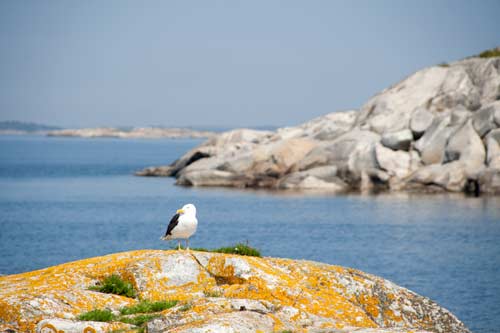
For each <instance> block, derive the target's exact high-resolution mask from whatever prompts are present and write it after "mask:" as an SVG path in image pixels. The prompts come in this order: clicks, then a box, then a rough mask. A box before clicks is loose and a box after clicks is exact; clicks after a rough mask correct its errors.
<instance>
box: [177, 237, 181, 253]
mask: <svg viewBox="0 0 500 333" xmlns="http://www.w3.org/2000/svg"><path fill="white" fill-rule="evenodd" d="M177 248H178V249H179V250H180V249H181V240H180V239H179V240H178V241H177Z"/></svg>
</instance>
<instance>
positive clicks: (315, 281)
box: [0, 250, 469, 333]
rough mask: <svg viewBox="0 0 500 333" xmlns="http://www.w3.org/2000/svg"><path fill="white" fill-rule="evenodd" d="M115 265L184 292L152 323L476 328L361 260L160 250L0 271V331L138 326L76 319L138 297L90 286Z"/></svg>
mask: <svg viewBox="0 0 500 333" xmlns="http://www.w3.org/2000/svg"><path fill="white" fill-rule="evenodd" d="M110 274H120V275H121V276H122V278H123V279H126V280H129V281H130V282H132V283H133V284H134V286H135V288H136V289H137V290H138V293H139V297H140V298H141V299H149V300H155V301H157V300H165V299H176V300H179V301H180V302H179V304H178V305H177V306H176V307H174V308H171V309H168V310H165V311H163V312H162V316H161V317H159V318H157V319H154V320H153V321H151V322H149V323H148V324H147V331H148V332H281V331H283V330H291V331H294V332H352V331H355V332H365V333H368V332H371V333H374V332H447V333H450V332H451V333H453V332H469V331H468V329H467V328H466V327H465V326H464V324H463V323H461V322H460V321H459V320H458V319H457V318H456V317H455V316H454V315H453V314H451V313H450V312H449V311H447V310H446V309H443V308H442V307H440V306H439V305H437V304H436V303H435V302H433V301H431V300H430V299H428V298H425V297H423V296H420V295H417V294H415V293H414V292H412V291H410V290H408V289H405V288H402V287H399V286H397V285H395V284H394V283H392V282H390V281H387V280H384V279H382V278H380V277H376V276H373V275H370V274H367V273H363V272H361V271H358V270H355V269H349V268H343V267H339V266H331V265H326V264H321V263H316V262H310V261H301V260H290V259H277V258H255V257H243V256H237V255H227V254H219V253H205V252H196V251H191V252H188V251H158V250H141V251H131V252H124V253H117V254H111V255H107V256H104V257H96V258H90V259H85V260H80V261H76V262H71V263H67V264H63V265H59V266H54V267H49V268H46V269H42V270H38V271H33V272H29V273H23V274H18V275H10V276H2V277H0V332H7V331H8V330H9V329H10V330H12V331H14V332H17V331H19V332H56V333H57V332H60V331H64V332H66V333H68V332H80V333H81V332H111V331H113V330H127V329H130V326H128V325H126V324H122V323H97V322H82V321H77V320H76V319H75V318H76V317H77V316H78V315H79V314H80V313H83V312H87V311H90V310H93V309H104V308H107V309H110V310H112V311H115V310H119V309H120V308H121V307H123V306H127V305H132V304H134V303H136V302H137V300H136V299H132V298H127V297H123V296H117V295H111V294H104V293H99V292H95V291H90V290H88V287H89V286H92V285H95V284H96V282H98V281H99V280H101V279H102V278H103V277H104V276H107V275H110ZM214 296H215V297H214ZM186 303H189V304H190V306H189V307H186V306H185V304H186ZM183 304H184V305H183ZM186 308H188V309H187V310H186ZM12 331H11V332H12Z"/></svg>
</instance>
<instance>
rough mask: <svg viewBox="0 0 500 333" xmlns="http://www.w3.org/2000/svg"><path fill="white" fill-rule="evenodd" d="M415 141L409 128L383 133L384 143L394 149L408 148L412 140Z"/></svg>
mask: <svg viewBox="0 0 500 333" xmlns="http://www.w3.org/2000/svg"><path fill="white" fill-rule="evenodd" d="M412 141H413V134H412V132H411V131H410V130H409V129H404V130H401V131H398V132H390V133H385V134H384V135H382V141H381V142H382V144H383V145H384V146H386V147H387V148H391V149H393V150H406V151H408V150H409V149H410V145H411V142H412Z"/></svg>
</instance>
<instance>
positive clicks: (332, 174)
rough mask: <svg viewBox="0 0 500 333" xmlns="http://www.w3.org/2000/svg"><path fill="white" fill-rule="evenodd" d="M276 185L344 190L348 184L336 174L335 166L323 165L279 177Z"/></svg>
mask: <svg viewBox="0 0 500 333" xmlns="http://www.w3.org/2000/svg"><path fill="white" fill-rule="evenodd" d="M277 187H278V188H280V189H293V190H314V189H316V190H326V191H331V192H345V191H347V190H348V189H349V186H348V185H347V184H346V183H345V182H343V181H342V180H341V179H340V178H339V177H338V176H337V167H336V166H323V167H317V168H312V169H308V170H305V171H298V172H294V173H291V174H288V175H286V176H285V177H283V178H282V179H280V181H279V183H278V184H277Z"/></svg>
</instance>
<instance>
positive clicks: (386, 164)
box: [375, 144, 419, 178]
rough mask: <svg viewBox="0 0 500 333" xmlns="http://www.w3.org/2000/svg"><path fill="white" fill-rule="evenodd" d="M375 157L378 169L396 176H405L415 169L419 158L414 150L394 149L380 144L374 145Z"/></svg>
mask: <svg viewBox="0 0 500 333" xmlns="http://www.w3.org/2000/svg"><path fill="white" fill-rule="evenodd" d="M375 158H376V160H377V163H378V165H379V167H380V169H382V170H385V171H387V173H388V174H389V175H390V176H394V177H397V178H405V177H406V176H408V175H409V174H410V173H412V172H413V171H415V170H416V168H417V165H418V160H419V157H418V154H417V153H416V152H411V153H408V152H405V151H394V150H392V149H389V148H386V147H384V146H382V145H381V144H377V145H375Z"/></svg>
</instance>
